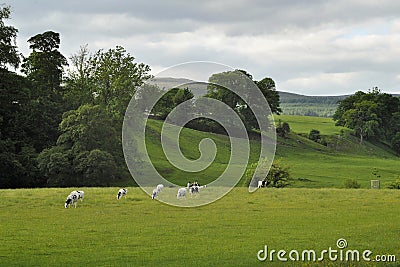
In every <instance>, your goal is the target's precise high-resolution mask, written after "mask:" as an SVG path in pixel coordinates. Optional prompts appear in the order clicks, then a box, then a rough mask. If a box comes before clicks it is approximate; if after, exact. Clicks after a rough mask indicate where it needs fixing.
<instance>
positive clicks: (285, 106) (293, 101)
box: [279, 92, 348, 117]
mask: <svg viewBox="0 0 400 267" xmlns="http://www.w3.org/2000/svg"><path fill="white" fill-rule="evenodd" d="M279 96H280V101H281V105H280V106H281V108H282V114H285V115H299V116H316V117H332V116H333V114H334V113H335V111H336V108H337V105H338V104H337V103H338V101H340V100H342V99H344V98H346V97H348V95H341V96H306V95H299V94H294V93H287V92H279Z"/></svg>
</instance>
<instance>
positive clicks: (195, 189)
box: [189, 185, 200, 194]
mask: <svg viewBox="0 0 400 267" xmlns="http://www.w3.org/2000/svg"><path fill="white" fill-rule="evenodd" d="M199 188H200V186H196V185H194V186H192V187H190V191H189V192H190V193H191V194H198V193H199Z"/></svg>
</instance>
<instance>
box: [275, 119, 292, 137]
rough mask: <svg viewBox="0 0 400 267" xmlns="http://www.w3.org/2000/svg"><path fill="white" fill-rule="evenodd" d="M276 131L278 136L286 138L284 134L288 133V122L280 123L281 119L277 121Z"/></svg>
mask: <svg viewBox="0 0 400 267" xmlns="http://www.w3.org/2000/svg"><path fill="white" fill-rule="evenodd" d="M276 133H277V135H279V136H280V137H284V138H286V136H287V135H288V133H290V126H289V123H287V122H284V123H282V122H281V120H279V121H278V125H277V127H276Z"/></svg>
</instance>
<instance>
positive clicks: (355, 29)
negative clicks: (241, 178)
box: [0, 0, 400, 95]
mask: <svg viewBox="0 0 400 267" xmlns="http://www.w3.org/2000/svg"><path fill="white" fill-rule="evenodd" d="M0 3H5V4H7V5H11V7H12V19H11V20H8V21H6V23H7V24H9V25H13V26H15V27H16V28H17V29H18V30H19V35H18V46H19V50H20V52H22V53H23V54H24V55H25V56H26V55H28V54H29V49H28V44H27V42H26V40H27V39H29V37H32V36H34V35H35V34H38V33H42V32H44V31H47V30H53V31H56V32H59V33H60V34H61V48H60V50H61V52H62V53H63V54H64V55H65V56H66V57H69V56H71V55H72V54H74V53H76V52H77V51H78V50H79V47H80V46H81V45H84V44H88V47H89V49H90V50H91V51H93V52H94V51H97V50H98V49H101V48H103V49H109V48H114V47H115V46H116V45H120V46H123V47H125V48H126V50H127V51H128V52H129V53H130V54H131V55H133V56H134V57H136V59H137V61H138V62H143V63H146V64H148V65H150V66H151V68H152V72H153V74H157V72H159V71H161V70H163V69H164V68H166V67H169V66H171V65H175V64H179V63H183V62H187V61H213V62H218V63H223V64H226V65H229V66H232V67H234V68H240V69H245V70H247V71H248V72H249V73H251V74H252V75H253V76H254V78H255V79H257V80H260V79H262V78H264V77H271V78H273V79H274V80H275V82H276V85H277V89H278V90H280V91H286V92H294V93H299V94H306V95H340V94H349V93H354V92H355V91H357V90H364V91H366V90H368V89H369V88H372V87H374V86H378V87H379V88H380V89H382V90H383V91H385V92H390V93H400V1H396V0H380V1H376V0H352V1H349V0H338V1H314V0H299V1H292V0H280V1H262V0H254V1H244V0H242V1H239V0H229V1H228V0H225V1H215V0H205V1H177V0H174V1H151V0H148V1H136V0H135V1H123V0H109V1H101V0H98V1H83V0H81V1H76V0H69V1H54V0H37V1H35V0H30V1H22V0H0Z"/></svg>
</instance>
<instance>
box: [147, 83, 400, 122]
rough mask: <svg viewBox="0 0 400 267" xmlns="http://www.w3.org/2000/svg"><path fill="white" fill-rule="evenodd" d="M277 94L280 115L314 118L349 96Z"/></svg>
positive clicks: (194, 87) (200, 89) (201, 90)
mask: <svg viewBox="0 0 400 267" xmlns="http://www.w3.org/2000/svg"><path fill="white" fill-rule="evenodd" d="M150 83H152V84H157V85H158V86H159V87H160V88H161V89H170V88H174V87H177V86H180V87H184V88H186V87H187V88H189V89H190V90H191V91H192V93H193V94H194V96H195V97H200V96H203V95H205V94H206V93H207V84H206V83H196V82H194V81H192V80H189V79H184V78H170V77H161V78H155V79H153V80H152V81H150ZM182 85H183V86H182ZM278 93H279V96H280V102H281V105H280V106H281V108H282V114H284V115H299V116H316V117H332V116H333V114H334V113H335V111H336V108H337V105H338V104H337V103H338V101H340V100H342V99H344V98H346V97H348V96H349V95H339V96H307V95H300V94H295V93H288V92H281V91H278ZM394 96H397V97H399V96H400V94H394Z"/></svg>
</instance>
